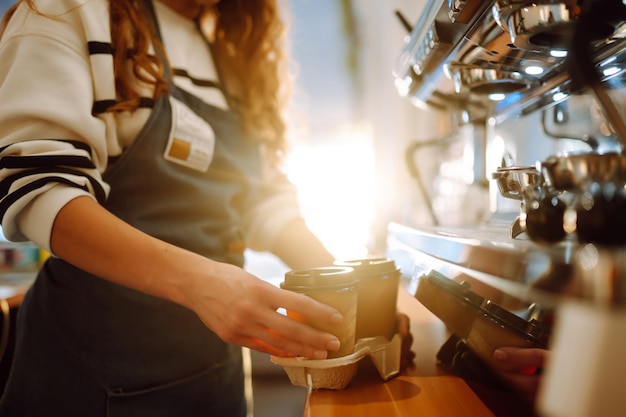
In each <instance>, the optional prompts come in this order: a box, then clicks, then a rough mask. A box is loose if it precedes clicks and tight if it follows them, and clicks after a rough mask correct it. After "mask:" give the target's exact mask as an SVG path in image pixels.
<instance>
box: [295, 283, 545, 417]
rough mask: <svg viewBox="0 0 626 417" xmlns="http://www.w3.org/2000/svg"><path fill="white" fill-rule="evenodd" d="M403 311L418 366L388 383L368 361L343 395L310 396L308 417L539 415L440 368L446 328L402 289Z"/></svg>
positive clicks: (516, 400) (514, 399) (512, 398)
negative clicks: (409, 325) (437, 355)
mask: <svg viewBox="0 0 626 417" xmlns="http://www.w3.org/2000/svg"><path fill="white" fill-rule="evenodd" d="M398 307H399V310H400V311H402V312H404V313H405V314H407V315H408V316H409V317H410V318H411V333H412V335H413V337H414V343H413V347H412V350H413V352H415V354H416V358H415V360H414V362H413V366H411V367H409V368H408V369H405V370H403V371H402V373H401V374H400V375H399V376H397V377H395V378H393V379H391V380H389V381H387V382H383V380H382V379H381V378H380V377H379V375H378V374H377V372H376V369H375V368H374V367H373V365H371V363H370V362H369V360H363V361H361V362H360V363H359V370H358V372H357V375H356V376H355V377H354V378H353V379H352V381H351V382H350V384H349V385H348V387H346V388H345V389H344V390H341V391H334V390H313V391H311V392H309V393H308V394H307V399H306V404H305V409H304V414H303V416H304V417H335V416H336V417H357V416H365V417H370V416H371V417H379V416H382V417H401V416H407V417H408V416H410V417H417V416H419V417H437V416H441V417H491V416H497V417H500V416H501V417H505V416H506V417H515V416H520V417H522V416H524V417H528V416H533V415H534V413H533V411H532V409H531V408H530V406H528V405H527V404H525V403H523V401H521V400H520V399H519V398H517V396H515V395H512V394H510V393H507V392H505V391H502V390H499V389H494V388H488V387H485V386H482V385H481V384H479V383H475V382H472V383H471V386H470V383H468V382H466V381H465V380H463V379H461V378H459V377H457V376H455V375H453V374H451V373H450V372H449V371H448V370H447V369H446V368H445V367H444V366H441V365H439V364H438V363H437V360H436V354H437V352H438V350H439V349H440V347H441V346H442V345H443V343H444V342H445V341H446V340H447V338H448V336H449V335H448V332H447V330H446V328H445V326H444V324H443V323H442V322H441V321H440V320H439V319H438V318H437V317H436V316H435V315H433V314H432V313H431V312H430V311H428V310H427V309H426V308H425V307H424V306H423V305H422V304H421V303H420V302H419V301H417V300H416V299H414V298H413V297H412V296H411V295H409V293H408V292H406V291H405V290H404V289H400V292H399V296H398Z"/></svg>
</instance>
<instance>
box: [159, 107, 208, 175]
mask: <svg viewBox="0 0 626 417" xmlns="http://www.w3.org/2000/svg"><path fill="white" fill-rule="evenodd" d="M171 102H172V131H171V132H170V137H169V139H168V141H167V146H166V148H165V153H164V154H163V156H164V157H165V159H166V160H168V161H171V162H174V163H176V164H179V165H182V166H185V167H187V168H191V169H195V170H196V171H200V172H206V171H207V170H208V169H209V165H211V160H212V159H213V152H214V150H215V132H214V131H213V128H212V127H211V125H209V124H208V123H207V122H206V121H205V120H204V119H202V118H201V117H199V116H198V115H197V114H195V113H194V112H193V111H192V110H191V109H190V108H189V107H187V106H186V105H184V104H183V103H181V102H180V101H178V100H176V99H175V98H171Z"/></svg>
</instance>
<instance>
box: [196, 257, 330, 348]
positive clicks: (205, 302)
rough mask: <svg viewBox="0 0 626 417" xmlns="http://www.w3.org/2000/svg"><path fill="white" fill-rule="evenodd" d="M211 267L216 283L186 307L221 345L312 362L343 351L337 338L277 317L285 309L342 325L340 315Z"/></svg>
mask: <svg viewBox="0 0 626 417" xmlns="http://www.w3.org/2000/svg"><path fill="white" fill-rule="evenodd" d="M213 264H214V266H215V267H216V268H215V270H212V271H211V272H210V275H211V277H212V278H210V280H203V281H201V282H200V284H199V285H196V288H195V289H193V290H192V291H190V292H189V294H188V298H189V303H188V305H189V307H190V308H191V309H192V310H194V311H195V312H196V313H197V314H198V316H199V317H200V319H201V320H202V321H203V322H204V323H205V324H206V325H207V326H208V327H209V328H210V329H211V330H213V331H214V332H215V333H216V334H217V335H218V336H220V338H221V339H222V340H224V341H225V342H228V343H233V344H237V345H242V346H247V347H249V348H251V349H254V350H258V351H261V352H265V353H269V354H271V355H276V356H303V357H306V358H313V359H325V358H326V356H327V353H328V351H329V350H330V351H336V350H338V349H339V340H338V339H337V337H335V336H333V335H332V334H330V333H325V332H322V331H319V330H316V329H314V328H312V327H310V326H308V325H306V324H303V323H301V322H299V321H296V320H294V319H292V318H289V317H287V316H285V315H283V314H281V313H279V312H278V311H277V310H278V309H279V308H284V309H285V310H288V311H290V312H294V313H297V314H298V315H300V316H305V317H312V318H315V319H316V320H325V321H328V322H329V323H339V322H341V320H342V317H341V315H340V313H339V312H338V311H337V310H335V309H334V308H332V307H330V306H327V305H325V304H322V303H319V302H317V301H315V300H314V299H312V298H311V297H308V296H306V295H303V294H298V293H295V292H292V291H287V290H282V289H280V288H276V287H275V286H273V285H271V284H269V283H267V282H265V281H263V280H261V279H258V278H257V277H255V276H253V275H251V274H250V273H248V272H246V271H244V270H243V269H241V268H238V267H236V266H233V265H229V264H221V263H213ZM209 282H210V284H209ZM185 304H187V303H185Z"/></svg>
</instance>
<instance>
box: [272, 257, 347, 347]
mask: <svg viewBox="0 0 626 417" xmlns="http://www.w3.org/2000/svg"><path fill="white" fill-rule="evenodd" d="M358 283H359V281H358V279H357V278H356V277H355V275H354V270H353V269H352V268H349V267H339V266H337V267H322V268H312V269H305V270H297V271H290V272H287V273H286V274H285V281H284V282H282V283H281V284H280V287H281V288H283V289H285V290H290V291H294V292H298V293H302V294H306V295H308V296H309V297H311V298H313V299H315V300H317V301H319V302H321V303H324V304H327V305H329V306H331V307H334V308H335V309H336V310H337V311H339V313H341V315H342V316H343V321H342V322H341V323H338V324H332V323H327V322H325V321H322V320H318V319H315V318H311V317H305V316H302V315H300V314H297V313H295V312H293V311H289V310H287V316H289V317H291V318H293V319H295V320H298V321H301V322H304V323H307V324H309V325H311V326H312V327H315V328H316V329H319V330H323V331H325V332H328V333H331V334H333V335H335V336H336V337H337V338H338V339H339V342H340V343H341V347H340V348H339V350H338V351H336V352H328V358H329V359H331V358H339V357H342V356H346V355H350V354H351V353H353V352H354V342H355V332H356V314H357V296H358V292H357V288H358Z"/></svg>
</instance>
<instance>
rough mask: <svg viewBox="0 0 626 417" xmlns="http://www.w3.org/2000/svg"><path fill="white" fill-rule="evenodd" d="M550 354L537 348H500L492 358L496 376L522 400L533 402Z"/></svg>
mask: <svg viewBox="0 0 626 417" xmlns="http://www.w3.org/2000/svg"><path fill="white" fill-rule="evenodd" d="M549 354H550V352H549V351H548V350H546V349H537V348H514V347H501V348H498V349H496V350H495V351H494V353H493V358H494V363H495V365H496V371H497V372H498V375H500V377H502V379H504V381H506V382H508V383H509V384H510V385H511V386H512V387H513V388H515V389H516V390H517V391H518V392H519V393H520V394H521V395H522V396H523V397H524V398H526V399H528V400H529V401H532V402H534V400H535V398H536V396H537V393H538V391H539V386H540V383H541V370H542V368H543V367H544V365H545V363H546V362H547V360H548V358H549Z"/></svg>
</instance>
